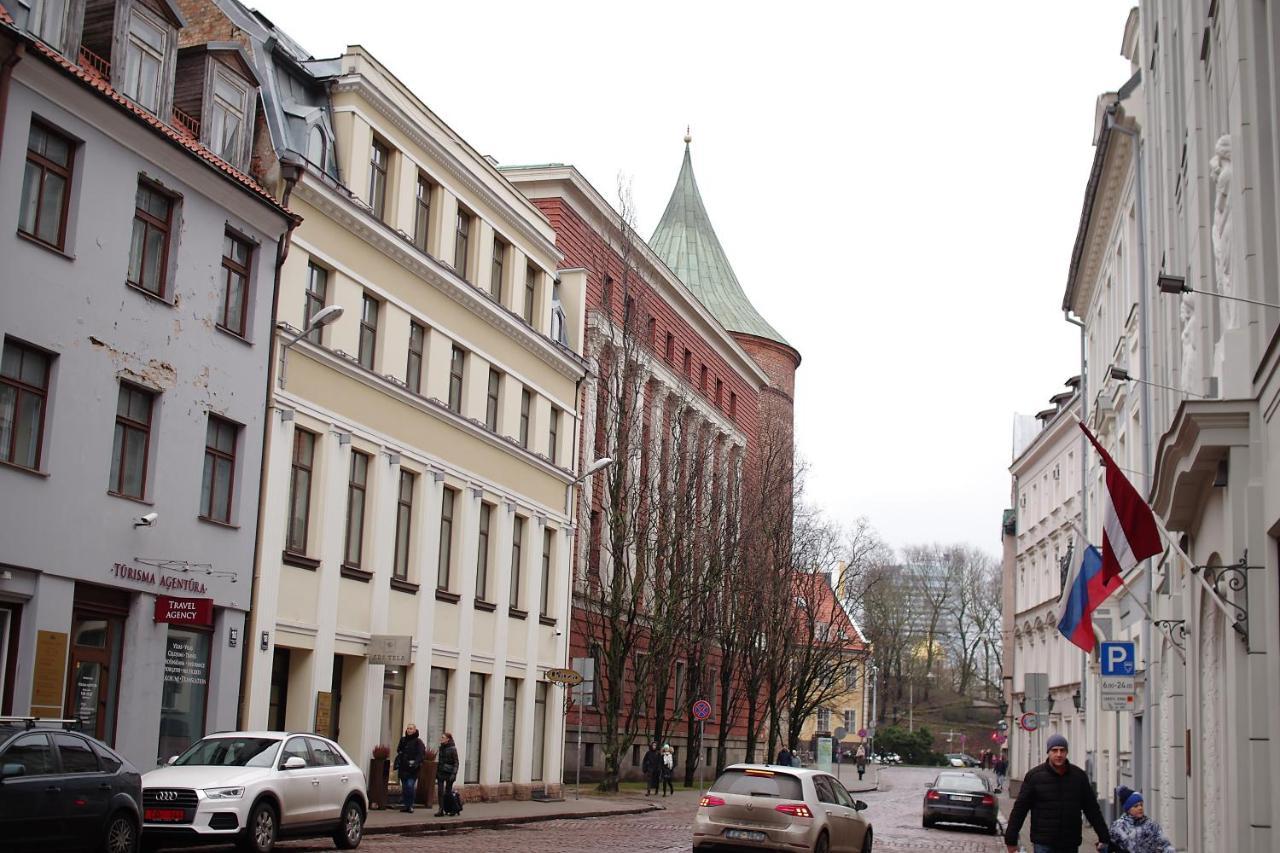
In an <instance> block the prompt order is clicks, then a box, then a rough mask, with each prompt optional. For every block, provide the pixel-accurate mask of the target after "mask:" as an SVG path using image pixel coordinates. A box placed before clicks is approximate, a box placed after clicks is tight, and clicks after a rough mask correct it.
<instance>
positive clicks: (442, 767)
mask: <svg viewBox="0 0 1280 853" xmlns="http://www.w3.org/2000/svg"><path fill="white" fill-rule="evenodd" d="M436 761H438V762H439V763H438V764H436V794H437V795H438V796H437V806H436V817H444V816H445V815H448V814H457V812H454V811H450V810H449V809H448V806H449V804H450V803H449V801H450V800H451V799H452V798H453V781H454V780H455V779H457V778H458V747H457V745H456V744H454V742H453V735H451V734H449V733H448V732H445V733H444V734H442V735H440V749H439V751H438V753H437V756H436Z"/></svg>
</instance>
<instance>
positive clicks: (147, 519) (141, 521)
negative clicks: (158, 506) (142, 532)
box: [133, 512, 160, 527]
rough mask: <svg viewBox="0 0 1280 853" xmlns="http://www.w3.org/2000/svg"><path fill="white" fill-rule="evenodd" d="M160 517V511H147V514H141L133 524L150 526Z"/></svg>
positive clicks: (135, 525)
mask: <svg viewBox="0 0 1280 853" xmlns="http://www.w3.org/2000/svg"><path fill="white" fill-rule="evenodd" d="M159 517H160V513H158V512H149V513H147V514H146V515H144V516H141V517H139V518H138V519H136V520H135V521H134V522H133V526H134V527H150V526H151V525H153V524H155V523H156V519H158V518H159Z"/></svg>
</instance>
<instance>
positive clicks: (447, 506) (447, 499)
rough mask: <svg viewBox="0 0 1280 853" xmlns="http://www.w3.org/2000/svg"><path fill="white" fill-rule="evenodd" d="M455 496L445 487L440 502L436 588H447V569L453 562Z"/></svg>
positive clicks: (452, 491) (455, 493)
mask: <svg viewBox="0 0 1280 853" xmlns="http://www.w3.org/2000/svg"><path fill="white" fill-rule="evenodd" d="M456 495H457V492H455V491H454V490H453V489H450V488H449V487H448V486H446V487H445V489H444V492H443V494H442V495H441V501H440V562H439V565H437V566H436V588H437V589H448V588H449V567H450V564H451V563H452V562H453V501H454V497H455V496H456Z"/></svg>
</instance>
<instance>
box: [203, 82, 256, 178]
mask: <svg viewBox="0 0 1280 853" xmlns="http://www.w3.org/2000/svg"><path fill="white" fill-rule="evenodd" d="M248 115H249V89H248V87H247V86H245V85H244V83H242V82H240V81H239V80H237V79H235V78H233V77H232V76H231V75H229V74H224V73H223V72H222V71H221V70H218V71H215V72H214V76H213V104H212V106H211V109H210V112H209V119H210V121H209V135H208V139H209V147H210V148H211V149H213V153H214V154H217V155H218V156H219V157H221V158H222V159H223V160H226V161H227V162H228V163H230V164H231V165H233V166H236V167H237V168H241V169H243V168H244V167H245V166H247V165H248V163H247V155H248V151H249V146H248V139H247V138H246V137H247V133H248V121H247V120H246V119H247V117H248Z"/></svg>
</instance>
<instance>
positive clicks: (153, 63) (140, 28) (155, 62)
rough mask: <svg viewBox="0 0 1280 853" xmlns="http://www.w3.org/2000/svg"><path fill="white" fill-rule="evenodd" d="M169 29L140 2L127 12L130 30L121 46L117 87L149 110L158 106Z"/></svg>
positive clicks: (158, 107) (156, 108)
mask: <svg viewBox="0 0 1280 853" xmlns="http://www.w3.org/2000/svg"><path fill="white" fill-rule="evenodd" d="M167 37H168V32H167V31H166V29H165V27H164V25H163V24H161V23H160V22H159V21H157V20H155V19H153V18H152V17H151V15H150V14H149V13H147V12H144V11H142V9H141V8H140V7H139V6H134V7H133V11H132V12H131V14H130V15H129V33H128V36H127V41H126V43H125V49H124V80H123V81H122V83H121V85H120V91H122V92H124V94H125V95H127V96H128V97H129V100H131V101H133V102H134V103H136V104H138V105H139V106H142V107H144V108H146V109H148V110H150V111H151V112H153V113H154V112H156V111H157V110H159V109H160V86H161V76H162V75H161V68H162V66H163V65H164V55H165V49H166V45H165V42H166V41H167Z"/></svg>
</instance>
